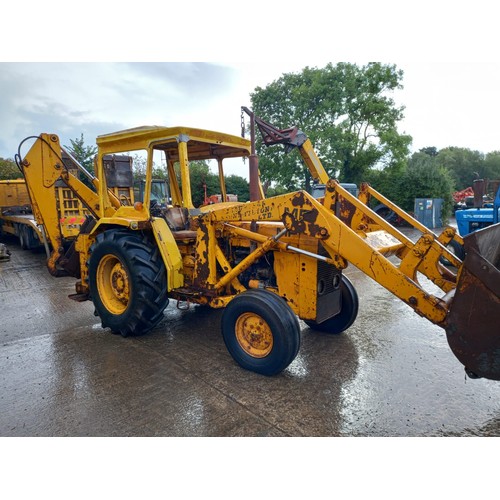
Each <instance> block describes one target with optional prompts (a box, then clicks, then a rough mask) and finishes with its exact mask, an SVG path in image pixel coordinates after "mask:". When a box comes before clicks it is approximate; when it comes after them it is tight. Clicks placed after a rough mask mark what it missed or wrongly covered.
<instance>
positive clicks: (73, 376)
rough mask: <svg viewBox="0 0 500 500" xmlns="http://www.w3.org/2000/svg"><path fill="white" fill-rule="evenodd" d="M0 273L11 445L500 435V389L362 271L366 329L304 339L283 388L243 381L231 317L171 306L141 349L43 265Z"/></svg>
mask: <svg viewBox="0 0 500 500" xmlns="http://www.w3.org/2000/svg"><path fill="white" fill-rule="evenodd" d="M1 241H2V242H4V243H6V244H7V245H8V248H9V249H10V250H11V252H12V257H11V260H10V261H9V262H1V263H0V311H1V321H0V436H499V435H500V383H499V382H494V381H489V380H482V379H480V380H471V379H468V378H466V377H465V374H464V370H463V367H462V365H461V364H460V363H459V362H458V360H457V359H456V358H455V357H454V355H453V353H452V352H451V351H450V349H449V348H448V344H447V341H446V337H445V333H444V330H442V329H441V328H439V327H437V326H435V325H432V324H431V323H430V322H428V321H427V320H425V319H423V318H421V317H419V316H418V315H417V314H415V313H414V312H413V311H412V310H411V309H410V308H409V307H408V306H406V305H405V304H404V303H402V302H401V301H399V300H398V299H397V298H395V297H394V296H392V295H391V294H390V293H389V292H387V291H386V290H384V289H383V288H382V287H381V286H379V285H378V284H377V283H375V282H374V281H372V280H371V279H370V278H368V277H366V276H365V275H364V274H362V273H361V272H360V271H359V270H357V269H356V268H353V267H349V269H348V270H347V272H346V274H347V275H348V276H349V278H350V279H351V281H352V282H353V284H354V285H355V287H356V289H357V291H358V294H359V298H360V312H359V315H358V319H357V321H356V322H355V323H354V325H353V326H352V327H351V328H349V329H348V330H347V331H346V332H344V333H343V334H341V335H338V336H332V335H328V334H322V333H318V332H315V331H313V330H310V329H309V328H308V327H307V326H306V325H305V324H303V323H302V324H301V325H302V331H301V349H300V351H299V354H298V356H297V358H296V359H295V361H294V362H293V363H292V364H291V365H290V366H289V367H288V368H287V369H286V370H285V371H284V372H283V373H282V374H280V375H278V376H275V377H263V376H260V375H257V374H254V373H251V372H248V371H245V370H243V369H242V368H240V367H239V366H238V365H236V363H235V362H234V361H233V359H232V358H231V356H230V355H229V353H228V352H227V350H226V348H225V345H224V342H223V340H222V336H221V334H220V318H221V314H222V312H221V311H217V310H211V309H209V308H206V307H200V306H192V307H191V308H190V309H189V310H184V311H182V310H179V309H177V308H176V304H175V302H171V303H170V305H169V306H168V308H167V309H166V310H165V316H164V319H163V320H162V321H161V323H160V324H159V325H158V326H157V327H156V328H155V329H154V330H153V331H152V332H150V333H149V334H147V335H145V336H143V337H136V338H122V337H120V336H117V335H113V334H112V333H111V332H110V331H109V330H104V329H102V328H101V326H100V321H99V319H98V318H96V317H95V316H94V315H93V306H92V304H91V303H90V302H85V303H76V302H74V301H71V300H70V299H68V298H67V296H68V294H71V293H73V292H74V280H73V279H72V278H57V279H56V278H53V277H52V276H50V275H49V273H48V272H47V270H46V268H45V265H44V261H45V255H44V254H43V253H32V252H28V251H23V250H21V249H20V247H19V246H18V245H17V244H16V243H15V240H11V239H7V238H6V237H2V238H1Z"/></svg>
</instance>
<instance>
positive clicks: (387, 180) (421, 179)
mask: <svg viewBox="0 0 500 500" xmlns="http://www.w3.org/2000/svg"><path fill="white" fill-rule="evenodd" d="M368 182H370V184H371V185H372V186H373V187H374V188H375V189H376V190H377V191H380V193H382V194H383V195H384V196H386V197H387V198H389V199H390V200H391V201H392V202H394V203H396V205H398V206H399V207H401V208H402V209H403V210H405V211H407V212H413V210H414V206H415V198H442V199H443V208H442V215H443V219H446V218H448V217H449V216H450V215H451V211H452V207H453V199H452V193H453V191H454V180H453V177H452V175H451V174H450V172H449V170H448V169H447V168H446V167H444V166H443V165H442V164H440V161H439V155H437V156H430V155H429V154H427V153H423V152H418V153H414V154H413V155H412V157H411V158H410V160H409V161H408V164H407V167H406V168H405V169H404V170H403V171H402V172H395V171H390V170H389V171H373V172H371V175H370V176H369V180H368Z"/></svg>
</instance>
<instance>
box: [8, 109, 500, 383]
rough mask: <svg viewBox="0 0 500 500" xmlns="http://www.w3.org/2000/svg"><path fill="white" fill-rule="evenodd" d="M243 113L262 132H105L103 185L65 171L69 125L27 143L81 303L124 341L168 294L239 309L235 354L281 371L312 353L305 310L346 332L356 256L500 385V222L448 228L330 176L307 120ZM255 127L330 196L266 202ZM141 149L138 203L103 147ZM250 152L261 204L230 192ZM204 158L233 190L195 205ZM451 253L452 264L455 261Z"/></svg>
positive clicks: (232, 313) (57, 268) (225, 319)
mask: <svg viewBox="0 0 500 500" xmlns="http://www.w3.org/2000/svg"><path fill="white" fill-rule="evenodd" d="M242 109H243V111H244V112H246V113H247V114H248V115H249V116H250V129H251V140H247V139H245V138H243V137H237V136H233V135H229V134H224V133H219V132H213V131H209V130H202V129H198V128H188V127H156V126H149V127H139V128H134V129H129V130H124V131H120V132H116V133H113V134H107V135H102V136H99V137H98V138H97V146H98V154H97V157H96V160H95V171H96V172H97V175H96V177H93V176H91V175H90V174H88V173H86V175H87V176H88V177H89V179H90V181H91V185H92V186H93V188H90V187H88V186H87V185H86V184H84V183H83V182H81V181H80V180H79V179H78V176H76V175H74V174H73V173H72V172H71V171H69V170H68V169H67V168H65V165H64V162H63V161H62V155H63V153H67V152H66V151H65V150H64V148H63V147H62V146H61V144H60V141H59V138H58V137H57V136H56V135H54V134H41V135H40V136H38V137H37V138H35V139H34V143H33V145H32V146H31V149H30V150H29V151H28V153H27V154H26V155H25V156H24V157H22V156H21V152H20V149H21V145H22V143H21V145H20V149H19V152H18V155H17V157H16V159H17V162H18V164H19V166H20V168H21V169H22V171H23V173H24V176H25V179H26V184H27V187H28V191H29V194H30V198H31V203H32V207H33V212H34V214H35V217H36V219H37V222H38V224H40V225H42V226H43V227H44V234H46V235H47V239H48V243H49V244H50V247H51V249H52V250H51V254H50V257H49V258H48V260H47V265H48V268H49V271H50V272H51V273H52V274H53V275H54V276H59V275H71V276H74V277H75V278H76V279H77V281H76V293H75V294H74V295H73V296H72V298H73V299H75V300H79V301H84V300H91V301H92V302H93V303H94V306H95V310H96V314H98V315H99V317H100V318H101V322H102V326H103V327H104V328H106V327H108V328H110V329H111V330H113V331H115V332H119V333H121V334H122V335H123V336H127V335H139V334H143V333H145V332H147V331H149V330H150V329H152V328H153V327H154V326H155V325H156V324H158V322H159V321H160V319H161V318H162V317H163V310H164V309H165V307H166V306H167V304H168V301H169V299H173V300H177V301H178V302H184V303H188V304H189V303H194V304H203V305H207V306H210V307H213V308H225V309H224V313H223V315H222V322H221V327H222V335H223V338H224V341H225V344H226V346H227V348H228V351H229V352H230V354H231V355H232V356H233V358H234V359H235V361H236V362H237V363H239V364H240V365H241V366H242V367H244V368H246V369H249V370H252V371H255V372H257V373H261V374H265V375H274V374H277V373H279V372H281V371H282V370H283V369H285V368H286V367H287V366H288V365H289V364H290V363H291V362H292V361H293V360H294V358H295V357H296V355H297V353H298V351H299V348H300V327H299V322H298V320H297V317H299V318H301V319H302V320H304V321H305V322H306V323H307V324H308V325H309V326H310V327H311V328H313V329H317V330H321V331H325V332H329V333H332V334H337V333H340V332H342V331H344V330H346V329H348V328H349V327H350V326H351V325H352V324H353V322H354V321H355V319H356V316H357V312H358V297H357V293H356V290H355V289H354V287H353V285H352V283H351V282H350V281H349V279H348V278H347V277H346V276H345V275H344V274H343V272H342V271H343V270H344V269H345V268H346V267H347V265H348V263H351V264H352V265H354V266H356V267H358V268H359V269H360V270H361V271H363V272H364V273H365V274H367V275H368V276H370V277H371V278H373V279H374V280H375V281H377V282H378V283H379V284H381V285H382V286H383V287H385V288H386V289H387V290H389V291H391V292H392V293H393V294H394V295H395V296H397V297H398V298H400V299H401V300H402V301H404V302H405V303H406V304H408V306H409V307H411V308H412V309H414V311H415V312H416V313H417V314H419V315H421V316H423V317H425V318H427V319H428V320H429V321H431V322H433V323H435V324H437V325H439V326H441V327H442V328H444V329H445V331H446V335H447V339H448V342H449V345H450V347H451V349H452V350H453V352H454V353H455V355H456V357H457V358H458V359H459V361H460V362H461V363H462V364H463V365H464V366H465V369H466V373H467V374H468V375H469V376H471V377H485V378H490V379H495V380H500V332H499V329H498V319H499V318H500V225H499V224H495V225H493V226H491V227H489V228H486V229H483V230H481V231H476V232H474V233H473V234H471V235H469V236H467V237H465V238H463V239H462V238H461V237H460V236H459V235H458V234H457V233H456V230H455V229H454V228H452V227H448V228H445V229H444V231H443V232H442V233H441V234H440V235H436V234H434V233H433V232H432V231H430V230H428V229H427V228H426V227H424V226H423V225H422V224H420V223H419V222H417V221H416V220H415V219H413V218H412V217H410V216H409V215H408V214H406V213H405V212H404V211H402V210H401V209H400V208H399V207H397V206H396V205H394V204H393V203H392V202H391V201H390V200H388V199H387V198H385V197H384V196H382V195H381V194H380V193H378V192H376V191H375V190H374V189H373V188H372V187H371V186H369V185H368V184H362V185H361V186H360V191H359V195H358V196H357V197H356V196H355V195H353V194H351V193H350V192H349V191H347V190H346V189H344V188H343V187H342V186H341V185H340V184H339V183H338V182H337V181H336V180H335V179H329V178H328V175H327V173H326V171H325V169H324V167H323V165H322V164H321V161H320V160H319V158H318V157H317V155H316V153H315V152H314V149H313V147H312V144H311V142H310V140H309V139H308V138H307V136H306V135H305V134H304V133H303V132H302V131H300V130H299V129H298V128H296V127H293V128H289V129H284V130H281V129H278V128H276V127H273V126H272V125H270V124H268V123H266V122H264V121H263V120H260V119H259V118H257V117H255V116H254V115H253V113H252V112H251V111H250V110H248V109H247V108H242ZM256 127H257V128H258V129H259V130H260V133H261V134H262V137H263V141H264V144H265V145H266V146H273V145H276V144H281V145H283V146H284V147H285V149H286V150H287V151H289V150H291V149H294V148H297V149H298V151H299V153H300V155H301V157H302V159H303V160H304V162H305V164H306V166H307V168H308V169H309V171H310V172H311V175H312V177H313V179H314V180H315V181H316V182H318V183H321V184H324V185H325V192H324V196H321V197H319V198H315V197H313V196H311V195H310V194H308V193H307V192H305V191H297V192H292V193H289V194H284V195H280V196H276V197H273V198H269V199H265V197H264V193H263V190H262V186H261V183H260V180H259V170H258V158H257V155H256V154H255V130H256ZM23 142H24V141H23ZM130 152H142V153H143V154H144V155H145V156H146V158H147V160H146V164H147V169H146V179H145V186H144V197H143V199H142V201H137V200H135V199H134V197H133V190H131V191H130V193H129V194H127V195H125V196H123V195H120V196H117V194H116V192H113V190H112V189H111V188H110V185H109V184H110V182H109V179H108V178H107V175H106V169H105V165H104V158H105V157H109V155H120V154H129V153H130ZM246 157H247V158H249V165H250V172H249V177H250V202H247V203H240V202H235V201H227V200H228V198H227V193H226V188H225V181H224V170H223V165H224V162H225V161H226V160H228V159H232V158H246ZM194 160H205V161H208V160H213V161H216V162H217V166H218V171H219V180H220V194H221V199H222V200H224V201H222V202H221V203H216V204H212V205H207V206H202V207H199V208H195V207H194V206H193V203H192V197H191V184H190V177H189V161H194ZM157 161H159V162H160V163H162V164H164V165H165V169H166V171H167V173H168V179H169V180H168V183H169V193H170V196H171V203H169V204H168V205H167V206H158V205H150V201H151V194H150V193H151V185H152V172H153V165H154V164H155V163H156V162H157ZM79 168H80V169H83V167H81V166H79ZM83 170H84V169H83ZM108 177H109V176H108ZM58 180H62V181H63V182H64V184H65V185H66V186H68V187H69V189H71V191H72V192H73V193H74V195H75V196H76V197H77V198H78V199H79V200H80V201H81V202H82V203H83V205H84V206H85V207H86V210H87V211H88V214H89V215H88V216H87V218H86V220H85V222H84V223H83V224H82V226H81V228H80V231H79V234H78V236H77V237H76V238H75V239H74V241H73V242H72V243H71V245H70V246H69V247H68V246H67V245H66V246H65V245H64V244H63V240H62V235H61V228H60V225H59V220H58V216H57V207H56V203H55V200H56V197H55V186H56V183H57V182H58ZM373 197H375V198H376V199H377V200H378V201H379V202H380V203H384V204H385V205H386V206H388V207H390V208H391V209H392V210H394V211H395V212H396V213H397V214H398V216H399V217H401V218H402V219H403V220H405V221H406V222H407V223H408V224H410V225H411V226H413V228H415V229H416V230H417V231H418V232H419V234H420V237H419V238H418V240H417V241H416V242H414V241H412V240H411V239H409V238H408V237H407V236H405V235H404V234H402V233H401V232H399V231H398V230H397V229H396V228H395V227H393V226H392V225H391V224H390V223H388V222H387V221H385V220H384V219H383V218H382V217H380V216H378V215H377V214H376V213H375V212H373V211H372V210H371V209H370V208H369V204H370V199H371V198H373ZM450 241H457V242H458V243H460V244H463V245H464V247H465V249H466V257H465V259H464V260H463V261H462V260H460V259H459V258H458V257H456V256H455V255H453V254H452V253H451V252H450V251H449V250H448V249H447V245H448V244H449V243H450ZM442 258H446V259H447V261H449V262H450V263H451V264H452V267H447V266H444V265H442V264H441V259H442ZM428 285H430V286H428ZM435 290H438V291H439V293H436V292H435ZM375 313H376V311H375Z"/></svg>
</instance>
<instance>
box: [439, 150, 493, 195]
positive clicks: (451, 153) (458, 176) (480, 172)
mask: <svg viewBox="0 0 500 500" xmlns="http://www.w3.org/2000/svg"><path fill="white" fill-rule="evenodd" d="M437 158H438V160H439V163H440V164H441V165H443V166H445V167H446V168H447V169H448V170H449V172H450V173H451V175H452V177H453V180H454V188H455V190H456V191H460V190H462V189H465V188H467V187H469V186H472V181H473V180H474V179H477V178H483V176H484V174H485V169H484V154H483V153H481V152H480V151H472V150H470V149H467V148H457V147H449V148H444V149H441V150H440V151H439V153H438V155H437ZM499 173H500V170H499Z"/></svg>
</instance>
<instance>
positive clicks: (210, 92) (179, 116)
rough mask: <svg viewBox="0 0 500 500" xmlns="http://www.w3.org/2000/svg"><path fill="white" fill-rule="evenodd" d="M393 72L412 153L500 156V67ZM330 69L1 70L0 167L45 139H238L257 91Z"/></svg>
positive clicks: (84, 66) (135, 66)
mask: <svg viewBox="0 0 500 500" xmlns="http://www.w3.org/2000/svg"><path fill="white" fill-rule="evenodd" d="M393 62H394V63H395V64H396V65H397V66H398V68H401V69H403V71H404V74H405V76H404V79H403V85H404V89H403V90H402V91H398V92H397V93H396V94H395V96H394V97H395V99H396V101H397V102H398V103H399V104H402V105H404V106H405V107H406V110H405V113H404V114H405V119H404V120H403V122H402V123H401V125H400V130H401V131H402V132H403V131H404V132H406V133H408V134H410V135H411V136H412V137H413V145H412V149H413V150H414V151H415V150H418V149H419V148H422V147H426V146H436V147H437V148H438V149H440V148H443V147H447V146H460V147H468V148H471V149H477V150H480V151H482V152H484V153H486V152H489V151H493V150H499V149H500V135H499V133H498V125H497V117H498V116H500V99H499V98H498V89H499V88H500V63H434V62H433V63H412V64H410V63H398V62H397V61H393ZM326 63H327V60H324V61H313V60H308V61H305V62H303V63H300V62H294V63H275V62H250V63H207V62H202V63H195V62H191V63H181V62H169V63H146V62H140V63H104V62H102V63H82V62H79V63H28V62H22V63H0V157H4V158H5V157H8V158H13V156H14V154H15V153H16V152H17V146H18V144H19V142H20V141H21V140H22V139H23V138H24V137H26V136H28V135H37V134H39V133H41V132H52V133H56V134H58V135H59V136H60V138H61V141H62V143H63V144H69V140H70V139H74V138H77V137H80V134H81V133H83V134H84V138H85V141H86V143H87V144H94V143H95V138H96V136H97V135H100V134H105V133H109V132H114V131H117V130H121V129H124V128H129V127H136V126H139V125H166V126H168V125H172V126H173V125H187V126H197V127H201V128H207V129H213V130H220V131H224V132H228V133H232V134H236V135H237V134H239V133H240V121H239V115H240V106H241V105H249V95H250V93H251V92H252V91H253V90H254V89H255V87H256V86H257V85H260V86H265V85H266V84H268V83H270V82H271V81H273V80H275V79H277V78H279V77H280V76H281V74H283V73H284V72H290V71H300V70H301V69H302V68H303V67H305V66H307V65H309V66H318V67H322V66H324V65H325V64H326ZM360 64H363V63H360ZM290 125H292V124H290ZM238 168H239V167H238ZM241 168H242V169H243V168H246V167H243V166H241ZM234 173H236V172H234ZM238 173H240V174H241V175H243V174H244V173H245V172H238Z"/></svg>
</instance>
